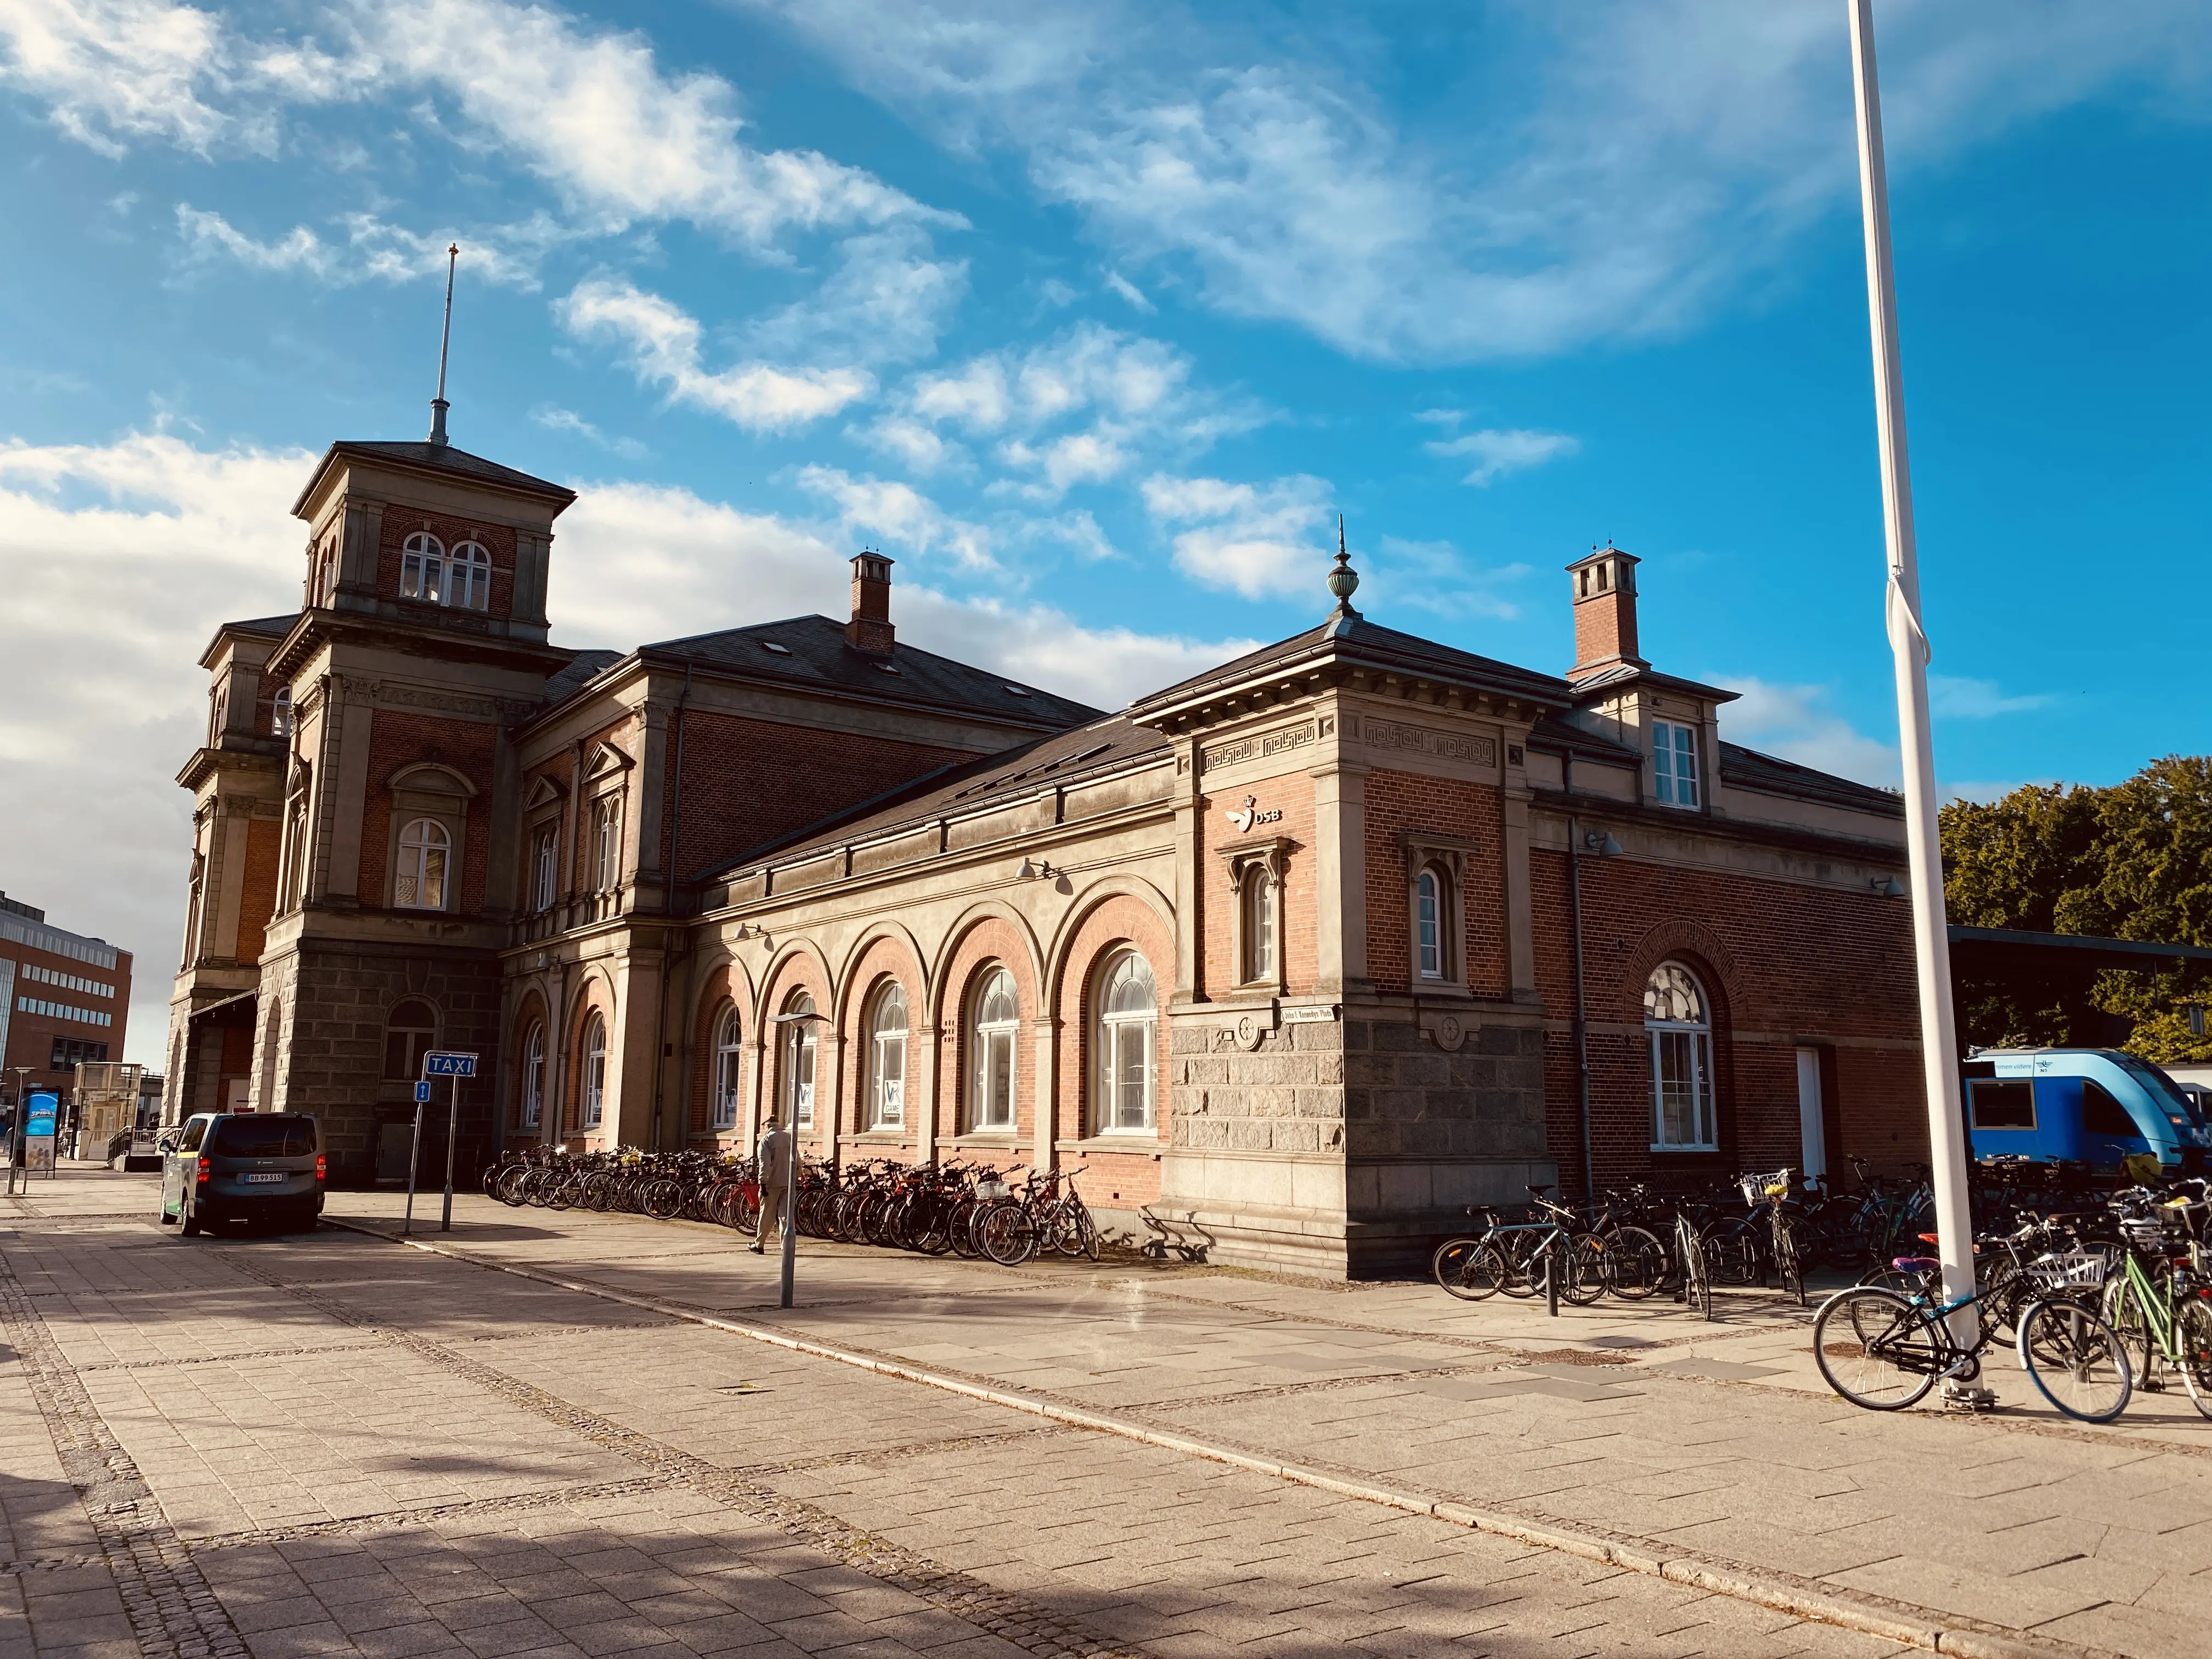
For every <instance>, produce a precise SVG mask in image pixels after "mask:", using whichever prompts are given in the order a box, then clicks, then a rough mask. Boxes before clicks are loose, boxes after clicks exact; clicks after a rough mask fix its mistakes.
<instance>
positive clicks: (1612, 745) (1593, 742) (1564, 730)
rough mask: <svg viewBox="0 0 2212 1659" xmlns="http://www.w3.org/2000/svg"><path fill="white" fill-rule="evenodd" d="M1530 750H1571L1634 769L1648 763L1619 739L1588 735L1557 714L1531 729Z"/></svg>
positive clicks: (1593, 733) (1640, 751)
mask: <svg viewBox="0 0 2212 1659" xmlns="http://www.w3.org/2000/svg"><path fill="white" fill-rule="evenodd" d="M1528 746H1529V747H1530V748H1532V749H1541V750H1545V751H1547V753H1548V752H1550V751H1552V750H1572V751H1573V752H1574V753H1576V754H1577V755H1595V756H1598V757H1601V758H1602V759H1606V760H1615V761H1626V763H1628V764H1630V765H1632V766H1641V765H1642V764H1643V763H1644V751H1643V750H1640V749H1636V748H1633V747H1632V746H1631V745H1629V744H1625V743H1622V742H1621V741H1620V739H1619V738H1607V737H1601V736H1600V735H1599V734H1598V733H1596V732H1585V731H1583V728H1582V727H1581V726H1577V725H1576V724H1574V722H1572V721H1571V720H1562V719H1560V718H1559V716H1558V715H1557V714H1547V715H1545V716H1544V718H1543V719H1541V720H1538V721H1537V722H1536V723H1535V725H1534V726H1531V727H1529V729H1528Z"/></svg>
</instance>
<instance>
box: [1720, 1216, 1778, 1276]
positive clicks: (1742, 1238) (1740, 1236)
mask: <svg viewBox="0 0 2212 1659" xmlns="http://www.w3.org/2000/svg"><path fill="white" fill-rule="evenodd" d="M1705 1265H1706V1272H1707V1273H1708V1275H1709V1276H1710V1277H1711V1279H1712V1280H1713V1282H1714V1283H1715V1284H1718V1285H1764V1284H1765V1283H1766V1253H1765V1251H1764V1250H1763V1249H1760V1248H1759V1228H1758V1227H1757V1226H1756V1225H1754V1224H1753V1221H1752V1219H1751V1218H1749V1217H1748V1216H1735V1217H1733V1218H1730V1219H1729V1220H1727V1221H1723V1222H1719V1223H1717V1224H1716V1225H1714V1226H1713V1228H1712V1229H1711V1231H1709V1232H1707V1233H1706V1234H1705Z"/></svg>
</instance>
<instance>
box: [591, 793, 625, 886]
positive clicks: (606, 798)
mask: <svg viewBox="0 0 2212 1659" xmlns="http://www.w3.org/2000/svg"><path fill="white" fill-rule="evenodd" d="M592 864H593V866H594V868H595V870H596V872H597V874H598V878H599V885H598V887H597V889H596V890H597V891H599V892H602V893H611V892H613V891H614V890H615V889H616V888H617V887H618V886H620V885H621V884H622V797H621V796H620V795H602V796H600V797H599V799H598V800H596V801H594V802H593V803H592Z"/></svg>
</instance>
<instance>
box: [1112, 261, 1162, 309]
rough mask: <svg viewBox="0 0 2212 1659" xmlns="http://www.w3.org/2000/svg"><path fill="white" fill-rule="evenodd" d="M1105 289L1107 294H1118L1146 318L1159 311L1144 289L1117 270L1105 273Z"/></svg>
mask: <svg viewBox="0 0 2212 1659" xmlns="http://www.w3.org/2000/svg"><path fill="white" fill-rule="evenodd" d="M1106 287H1107V289H1108V290H1109V292H1112V293H1115V294H1118V295H1121V298H1122V299H1124V300H1126V301H1128V302H1129V303H1130V304H1131V305H1133V306H1134V307H1136V308H1137V309H1138V310H1139V311H1141V312H1143V313H1145V314H1146V316H1148V317H1149V316H1150V315H1152V313H1153V312H1155V311H1158V309H1159V307H1158V306H1156V305H1154V304H1153V303H1152V300H1151V299H1150V297H1149V296H1147V295H1146V293H1145V291H1144V289H1140V288H1139V287H1138V286H1137V285H1136V284H1135V283H1133V282H1131V281H1130V280H1129V279H1128V278H1127V276H1123V275H1122V274H1121V272H1120V271H1118V270H1109V271H1108V272H1107V273H1106Z"/></svg>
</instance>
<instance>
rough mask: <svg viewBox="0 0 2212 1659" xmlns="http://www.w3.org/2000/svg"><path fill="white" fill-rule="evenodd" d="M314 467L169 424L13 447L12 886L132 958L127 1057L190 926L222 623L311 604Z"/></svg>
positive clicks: (4, 738)
mask: <svg viewBox="0 0 2212 1659" xmlns="http://www.w3.org/2000/svg"><path fill="white" fill-rule="evenodd" d="M313 464H314V457H313V455H312V454H310V453H307V452H306V451H303V450H295V451H286V452H272V451H267V450H258V449H250V448H242V447H240V448H230V449H223V450H216V451H204V450H197V449H194V448H192V447H190V446H189V445H187V444H185V443H184V442H183V441H180V440H179V439H177V438H174V437H171V436H168V435H163V434H158V433H155V434H137V435H132V436H130V437H127V438H125V439H122V440H121V441H118V442H116V443H113V444H109V445H106V446H88V445H49V446H36V447H34V446H30V445H26V444H21V443H14V444H6V445H0V587H4V589H5V591H6V592H7V594H8V617H9V673H10V676H11V679H12V682H13V684H15V687H16V688H17V690H16V694H15V695H14V696H10V697H8V698H6V699H4V700H0V789H4V790H5V792H6V797H7V799H8V800H9V802H10V803H11V805H10V808H9V836H8V854H9V857H8V862H9V871H8V882H7V885H8V889H9V893H10V894H11V895H12V896H15V897H16V898H19V899H21V900H23V901H24V902H27V903H30V904H35V905H40V906H42V907H43V908H46V910H47V911H48V913H49V914H50V915H52V918H53V920H54V921H56V922H57V923H58V924H59V925H60V926H62V927H68V928H71V929H73V930H75V931H76V932H79V933H95V934H98V935H100V937H102V938H104V939H107V940H108V941H109V942H110V943H112V944H114V945H120V946H122V947H123V948H124V949H125V950H128V951H131V952H132V953H133V954H134V956H135V957H136V958H137V960H136V962H135V963H134V975H133V980H132V989H133V998H132V1003H131V1018H130V1023H129V1026H128V1030H127V1035H126V1038H125V1042H126V1044H127V1048H128V1054H127V1057H128V1058H130V1059H132V1060H142V1061H143V1062H145V1063H146V1064H148V1065H149V1066H160V1065H161V1059H162V1048H163V1033H164V1031H165V1030H166V1027H167V1006H168V995H169V978H170V975H171V973H172V972H173V969H174V968H175V965H176V953H177V951H178V948H179V940H180V939H181V937H182V933H183V926H184V884H185V871H186V866H187V865H188V863H189V862H190V860H191V800H190V798H189V797H188V796H186V794H185V792H184V791H183V790H181V789H179V788H178V787H176V785H175V784H174V783H173V781H172V780H173V778H174V777H175V775H176V772H177V769H178V768H179V767H180V766H182V765H183V764H184V763H185V759H186V758H187V757H189V756H190V755H191V752H192V749H193V747H194V745H195V744H197V743H198V742H199V741H200V738H201V734H202V731H203V727H204V723H205V720H206V718H207V676H206V675H205V673H204V672H203V671H201V670H200V669H199V668H198V667H197V661H198V658H199V654H200V653H201V651H202V650H204V648H205V647H206V646H207V642H208V641H209V639H210V636H211V635H213V634H214V632H215V629H216V624H217V623H221V622H222V621H224V620H226V619H231V618H237V617H265V616H270V615H277V614H282V613H283V612H284V611H289V610H291V609H294V608H295V607H296V606H297V605H298V604H299V602H300V583H301V578H302V577H303V576H304V574H305V568H304V565H303V563H302V559H301V552H300V527H299V522H298V520H295V519H294V518H293V517H292V516H291V511H290V509H291V504H292V500H293V497H294V496H295V495H298V494H299V490H300V486H301V483H304V482H305V481H306V479H307V473H308V471H309V470H310V468H312V466H313ZM27 688H35V690H27ZM87 802H97V803H99V805H98V808H97V810H95V811H88V810H87V809H86V805H85V804H86V803H87Z"/></svg>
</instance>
